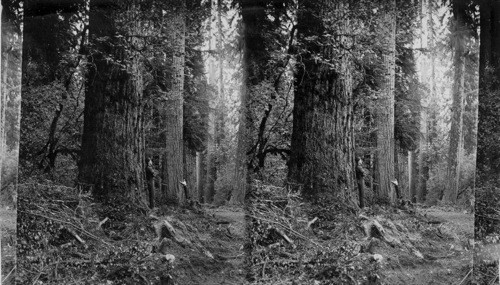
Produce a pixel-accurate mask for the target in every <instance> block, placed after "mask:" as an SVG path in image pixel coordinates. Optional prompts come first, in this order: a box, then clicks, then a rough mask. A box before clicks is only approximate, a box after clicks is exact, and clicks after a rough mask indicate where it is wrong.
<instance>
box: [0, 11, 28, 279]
mask: <svg viewBox="0 0 500 285" xmlns="http://www.w3.org/2000/svg"><path fill="white" fill-rule="evenodd" d="M5 9H9V7H5ZM2 10H3V7H2V5H1V4H0V14H2V23H0V28H1V29H0V31H1V37H0V39H1V40H2V41H1V44H0V50H1V62H0V70H1V73H0V74H1V76H0V79H1V80H0V81H1V82H0V207H1V209H2V210H3V211H4V213H7V211H8V212H9V214H6V215H2V217H1V218H2V231H1V233H0V246H1V250H0V261H1V262H0V263H1V264H0V284H4V285H10V284H15V283H16V282H15V277H16V267H15V262H16V260H15V248H16V233H17V231H16V227H15V224H16V219H17V189H18V174H19V172H18V166H19V139H20V122H21V79H22V73H21V70H22V41H23V33H22V30H21V27H20V25H21V24H20V23H21V22H22V20H23V19H22V16H20V15H19V14H17V15H16V17H17V18H16V19H9V18H8V17H6V16H5V14H6V13H5V11H2ZM21 15H22V13H21ZM14 23H18V24H19V26H18V25H16V24H14ZM7 207H8V208H7ZM8 225H14V227H9V226H8ZM6 228H8V230H5V229H6ZM9 240H10V241H13V242H10V244H8V243H5V242H3V241H9ZM12 249H14V251H13V250H12Z"/></svg>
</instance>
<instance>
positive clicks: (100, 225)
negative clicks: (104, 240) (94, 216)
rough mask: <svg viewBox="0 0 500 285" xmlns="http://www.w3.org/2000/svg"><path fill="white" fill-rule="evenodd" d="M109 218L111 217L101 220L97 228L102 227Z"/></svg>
mask: <svg viewBox="0 0 500 285" xmlns="http://www.w3.org/2000/svg"><path fill="white" fill-rule="evenodd" d="M108 220H109V218H108V217H106V218H105V219H104V220H102V221H100V222H99V224H98V225H97V228H98V229H100V228H101V227H102V225H104V224H105V223H106V222H107V221H108Z"/></svg>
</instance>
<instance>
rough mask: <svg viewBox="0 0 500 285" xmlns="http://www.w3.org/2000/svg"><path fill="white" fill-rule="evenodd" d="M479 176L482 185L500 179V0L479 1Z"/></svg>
mask: <svg viewBox="0 0 500 285" xmlns="http://www.w3.org/2000/svg"><path fill="white" fill-rule="evenodd" d="M480 15H481V27H480V28H481V34H480V43H481V44H480V55H479V106H478V115H479V117H478V135H477V160H476V161H477V172H476V173H477V180H476V184H477V186H479V187H482V186H484V185H487V184H490V183H491V184H492V185H495V186H498V185H499V184H498V183H499V182H500V148H499V147H498V146H499V145H500V116H499V114H500V95H499V93H500V21H498V19H499V17H500V2H498V1H492V0H485V1H482V2H481V5H480Z"/></svg>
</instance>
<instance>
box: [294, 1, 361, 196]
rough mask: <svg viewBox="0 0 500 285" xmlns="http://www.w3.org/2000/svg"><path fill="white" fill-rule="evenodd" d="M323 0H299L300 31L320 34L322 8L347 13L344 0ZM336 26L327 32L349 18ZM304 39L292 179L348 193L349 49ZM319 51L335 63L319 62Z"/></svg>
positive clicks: (313, 191)
mask: <svg viewBox="0 0 500 285" xmlns="http://www.w3.org/2000/svg"><path fill="white" fill-rule="evenodd" d="M319 2H321V1H319ZM322 4H327V3H318V2H316V1H314V2H311V1H305V0H304V1H299V11H298V28H297V31H298V35H299V37H308V36H320V35H322V34H323V32H325V29H327V28H326V27H325V26H324V25H323V22H322V20H321V17H322V15H323V13H328V12H330V13H331V12H333V13H335V14H337V15H338V16H339V18H343V17H342V16H345V15H344V13H346V10H347V9H346V8H347V5H345V4H344V3H340V4H335V5H336V6H337V7H335V8H333V7H325V6H324V5H322ZM330 6H332V5H330ZM330 8H333V9H331V10H330ZM327 10H328V11H327ZM344 19H345V18H344ZM328 29H330V28H328ZM336 29H337V30H336V31H328V32H331V33H340V34H341V33H345V32H346V31H347V22H346V21H341V23H340V24H339V25H338V27H336ZM340 40H341V41H342V40H343V39H342V38H341V39H340ZM304 42H305V43H306V48H307V51H306V52H304V53H302V54H301V58H302V64H298V65H297V73H296V75H295V78H296V81H295V98H294V110H293V131H292V142H291V156H290V161H289V174H288V179H289V181H290V182H295V183H298V184H300V185H302V187H303V188H302V191H303V194H305V195H306V196H311V197H318V196H319V195H320V194H328V195H329V196H340V197H341V199H342V198H343V199H347V197H346V196H347V195H349V196H350V195H352V194H353V193H354V192H353V191H354V189H355V169H354V168H355V167H354V163H355V162H354V129H353V123H352V118H353V117H354V116H353V99H352V83H351V80H352V79H351V73H352V70H351V69H352V67H351V60H350V56H349V54H348V53H347V52H345V51H341V52H337V53H334V51H333V49H332V47H331V46H328V45H326V46H324V47H323V46H321V45H319V44H316V43H314V42H311V41H304ZM316 55H319V56H321V57H324V58H326V59H332V60H334V59H335V60H336V59H338V62H337V63H336V66H335V68H332V67H331V66H330V65H329V64H326V63H321V62H318V61H317V60H316V59H315V56H316Z"/></svg>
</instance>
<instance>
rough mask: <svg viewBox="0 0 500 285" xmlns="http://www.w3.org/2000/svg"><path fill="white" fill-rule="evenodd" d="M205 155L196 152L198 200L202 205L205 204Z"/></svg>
mask: <svg viewBox="0 0 500 285" xmlns="http://www.w3.org/2000/svg"><path fill="white" fill-rule="evenodd" d="M204 158H205V155H204V152H201V151H197V152H196V193H197V196H196V199H197V201H198V202H200V203H202V202H204V199H203V186H204V185H203V183H204V181H205V180H204V178H205V177H204V175H203V169H204V160H205V159H204Z"/></svg>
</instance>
